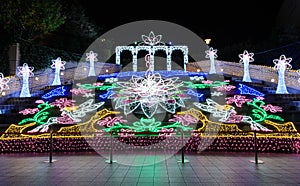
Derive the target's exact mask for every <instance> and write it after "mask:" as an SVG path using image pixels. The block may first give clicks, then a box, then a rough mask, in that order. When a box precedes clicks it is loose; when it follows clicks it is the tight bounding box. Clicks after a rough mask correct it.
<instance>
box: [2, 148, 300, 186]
mask: <svg viewBox="0 0 300 186" xmlns="http://www.w3.org/2000/svg"><path fill="white" fill-rule="evenodd" d="M157 156H159V155H148V156H143V157H139V158H144V159H145V162H147V164H145V165H141V166H130V165H124V164H120V163H118V162H114V163H112V164H109V163H106V160H107V159H105V158H103V157H102V156H100V155H98V154H96V153H93V152H85V153H78V152H74V153H54V154H53V162H52V163H49V156H48V154H47V153H45V154H41V153H28V154H21V153H19V154H1V156H0V185H1V186H6V185H8V186H18V185H22V186H25V185H30V186H35V185H38V186H48V185H49V186H54V185H63V186H70V185H75V186H79V185H97V186H99V185H100V186H102V185H109V186H114V185H126V186H131V185H142V186H144V185H145V186H151V185H157V186H159V185H161V186H168V185H170V186H173V185H174V186H175V185H178V186H185V185H193V186H195V185H221V186H223V185H230V186H232V185H237V186H240V185H242V186H245V185H255V186H256V185H267V186H273V185H292V186H295V185H300V154H279V153H278V154H275V153H270V154H258V160H261V161H263V163H262V164H255V163H252V162H251V161H253V160H255V158H254V154H253V153H239V152H236V153H229V152H227V153H225V152H210V153H208V152H202V153H199V154H186V155H185V159H186V160H189V162H185V163H182V162H181V160H182V156H181V154H180V153H179V154H175V155H173V156H171V157H170V158H168V159H166V160H164V161H161V162H158V163H155V164H150V165H149V161H146V160H149V159H152V160H153V159H156V158H157Z"/></svg>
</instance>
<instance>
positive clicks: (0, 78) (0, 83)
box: [0, 72, 10, 92]
mask: <svg viewBox="0 0 300 186" xmlns="http://www.w3.org/2000/svg"><path fill="white" fill-rule="evenodd" d="M9 81H10V78H9V77H4V75H3V74H2V73H1V72H0V92H2V91H4V90H8V89H9V86H8V85H7V83H8V82H9Z"/></svg>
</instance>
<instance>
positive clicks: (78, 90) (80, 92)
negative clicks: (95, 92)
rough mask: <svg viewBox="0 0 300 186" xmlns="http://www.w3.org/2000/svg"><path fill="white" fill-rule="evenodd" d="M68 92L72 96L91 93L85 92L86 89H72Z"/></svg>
mask: <svg viewBox="0 0 300 186" xmlns="http://www.w3.org/2000/svg"><path fill="white" fill-rule="evenodd" d="M70 92H72V93H73V94H75V95H79V94H81V95H83V94H86V93H88V92H92V90H86V89H83V88H73V89H71V90H70Z"/></svg>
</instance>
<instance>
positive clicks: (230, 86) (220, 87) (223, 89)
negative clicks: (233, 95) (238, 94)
mask: <svg viewBox="0 0 300 186" xmlns="http://www.w3.org/2000/svg"><path fill="white" fill-rule="evenodd" d="M213 88H216V89H217V90H218V91H230V90H232V89H235V86H233V85H222V86H219V87H213Z"/></svg>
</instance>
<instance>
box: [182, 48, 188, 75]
mask: <svg viewBox="0 0 300 186" xmlns="http://www.w3.org/2000/svg"><path fill="white" fill-rule="evenodd" d="M188 52H189V51H188V48H187V47H184V51H183V68H184V71H185V72H186V65H187V64H188V62H189V56H188Z"/></svg>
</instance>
